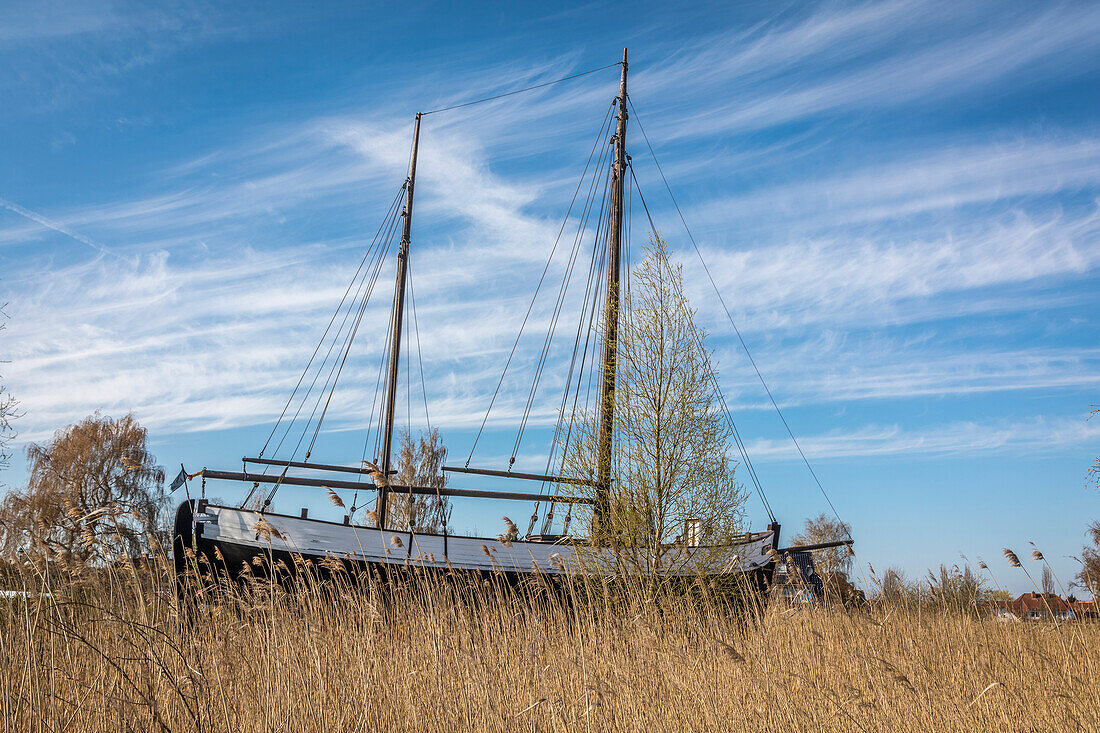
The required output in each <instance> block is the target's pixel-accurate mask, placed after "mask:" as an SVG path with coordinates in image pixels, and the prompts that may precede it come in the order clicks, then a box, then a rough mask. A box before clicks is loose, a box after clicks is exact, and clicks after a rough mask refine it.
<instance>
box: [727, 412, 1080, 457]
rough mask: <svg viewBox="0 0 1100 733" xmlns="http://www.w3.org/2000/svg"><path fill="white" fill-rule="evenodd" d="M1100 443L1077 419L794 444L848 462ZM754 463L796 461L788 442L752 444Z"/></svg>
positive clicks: (895, 431)
mask: <svg viewBox="0 0 1100 733" xmlns="http://www.w3.org/2000/svg"><path fill="white" fill-rule="evenodd" d="M1097 438H1100V426H1097V425H1093V424H1091V423H1088V422H1086V421H1085V420H1084V419H1083V418H1081V419H1076V420H1075V419H1072V418H1056V419H1050V418H1045V417H1031V418H1027V419H1022V420H1015V421H997V422H977V421H975V422H969V421H962V422H953V423H948V424H945V425H933V426H928V427H924V428H920V429H907V428H904V427H902V426H900V425H868V426H865V427H862V428H860V429H858V430H854V431H851V432H843V431H831V432H829V433H824V434H818V435H808V436H803V437H802V438H799V441H798V444H799V446H801V448H802V450H803V451H804V452H805V453H806V455H807V457H809V458H811V459H815V460H822V459H829V458H848V457H853V456H890V455H902V454H906V455H921V454H925V455H962V454H969V453H980V454H994V455H996V454H998V453H1004V452H1007V451H1014V450H1028V451H1030V452H1032V453H1035V452H1044V451H1050V450H1059V449H1065V448H1070V447H1074V446H1079V445H1084V444H1086V443H1090V442H1093V441H1095V440H1096V439H1097ZM746 447H747V449H748V453H749V455H750V456H752V457H754V458H757V457H759V458H766V459H770V460H789V461H799V460H801V456H799V454H798V452H797V450H796V449H795V447H794V445H793V444H792V443H791V441H790V440H789V439H787V440H782V439H776V440H756V441H750V442H749V443H748V444H747V446H746Z"/></svg>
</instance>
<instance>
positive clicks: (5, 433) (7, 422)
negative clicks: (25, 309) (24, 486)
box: [0, 303, 19, 486]
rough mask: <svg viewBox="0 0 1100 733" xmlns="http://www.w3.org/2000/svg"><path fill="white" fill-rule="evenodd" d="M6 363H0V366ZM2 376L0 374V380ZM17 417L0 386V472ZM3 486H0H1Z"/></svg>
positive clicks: (0, 319)
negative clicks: (13, 422) (13, 423)
mask: <svg viewBox="0 0 1100 733" xmlns="http://www.w3.org/2000/svg"><path fill="white" fill-rule="evenodd" d="M6 307H7V303H5V304H3V305H0V331H3V330H4V329H6V328H7V324H6V323H4V319H5V318H7V317H8V314H7V313H6V312H5V310H4V309H5V308H6ZM4 363H6V362H4V361H0V364H4ZM2 377H3V375H2V374H0V378H2ZM17 417H19V402H18V401H17V400H16V399H15V397H13V396H12V394H11V392H9V391H8V390H7V389H6V388H5V387H4V385H3V384H0V470H3V469H5V468H7V467H8V465H9V462H10V460H11V452H10V447H11V443H12V441H13V440H15V428H14V427H13V426H12V421H14V420H15V419H16V418H17ZM2 485H3V484H0V486H2Z"/></svg>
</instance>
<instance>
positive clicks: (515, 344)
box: [466, 103, 615, 468]
mask: <svg viewBox="0 0 1100 733" xmlns="http://www.w3.org/2000/svg"><path fill="white" fill-rule="evenodd" d="M614 107H615V105H614V103H612V104H610V105H608V108H607V112H606V113H605V114H604V120H603V123H602V124H601V125H600V130H599V132H598V133H597V135H596V141H595V142H594V143H592V150H591V151H589V153H588V160H587V162H585V165H584V170H583V171H582V172H581V178H580V180H579V181H577V188H576V190H575V191H574V192H573V198H572V200H570V202H569V208H568V209H566V215H565V218H564V219H563V220H562V223H561V228H560V229H559V230H558V235H557V237H556V238H555V239H554V246H553V247H552V248H551V250H550V256H549V257H548V258H547V260H546V265H545V266H544V267H543V268H542V274H541V275H540V276H539V281H538V284H537V285H535V293H534V295H532V296H531V303H530V304H529V305H528V306H527V313H526V314H525V315H524V316H523V322H522V323H520V327H519V333H517V334H516V340H515V341H514V342H513V343H512V350H511V351H510V352H509V353H508V359H507V360H506V361H505V362H504V370H503V371H502V372H501V374H500V379H499V380H497V386H496V389H495V390H493V396H492V398H491V399H490V400H489V407H488V408H487V409H486V410H485V417H484V418H482V420H481V427H480V428H478V431H477V435H476V436H474V442H473V445H471V446H470V454H469V455H468V456H467V457H466V468H469V467H470V461H471V460H473V457H474V450H475V449H476V448H477V444H478V441H479V440H481V434H482V432H484V430H485V424H486V423H487V422H488V420H489V413H490V412H492V409H493V405H494V403H496V399H497V396H498V395H499V394H500V387H501V385H502V384H503V383H504V377H505V375H506V374H507V373H508V367H509V366H510V365H511V363H512V358H513V357H514V356H515V355H516V348H517V347H518V346H519V340H520V338H521V337H522V336H523V329H524V328H525V327H526V325H527V320H528V319H529V318H530V317H531V311H532V310H534V307H535V301H536V299H537V298H538V294H539V290H540V289H541V288H542V283H543V281H544V280H545V279H546V273H547V272H548V271H549V269H550V263H551V262H552V261H553V259H554V254H555V253H556V252H557V249H558V244H559V243H560V242H561V235H562V233H563V232H564V231H565V225H566V224H568V223H569V214H570V212H572V210H573V205H574V204H575V203H576V201H577V195H578V194H579V193H580V191H581V186H582V185H584V179H585V177H586V175H587V173H588V167H589V166H590V165H591V164H592V156H593V155H595V154H596V148H597V146H599V144H600V140H601V139H603V134H604V128H605V127H606V126H607V120H608V119H609V118H610V117H611V110H612V109H614Z"/></svg>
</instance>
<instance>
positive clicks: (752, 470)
mask: <svg viewBox="0 0 1100 733" xmlns="http://www.w3.org/2000/svg"><path fill="white" fill-rule="evenodd" d="M630 175H631V177H632V178H634V184H635V187H636V188H637V189H638V198H639V199H640V200H641V202H642V208H643V209H644V210H645V215H646V218H647V219H649V228H650V230H651V231H652V232H653V235H654V236H657V226H656V225H655V224H654V223H653V216H652V215H651V214H650V213H649V206H647V205H646V202H645V196H644V195H643V194H642V188H641V186H640V185H638V180H637V178H636V177H635V176H634V170H633V168H631V171H630ZM691 334H692V336H693V337H694V338H695V343H696V345H697V346H698V347H699V351H700V353H702V355H703V359H704V360H705V361H706V365H707V376H708V377H709V378H710V381H711V384H712V385H713V386H714V392H715V394H716V395H718V401H719V403H720V404H721V405H722V411H723V412H722V414H723V415H725V418H726V422H727V423H728V424H729V426H730V430H731V432H732V433H733V441H734V444H735V445H736V446H737V451H738V452H739V453H740V454H741V458H742V459H743V460H744V462H745V468H746V469H747V470H748V472H749V478H750V479H751V480H752V483H753V486H754V487H755V488H756V493H757V495H758V496H759V497H760V501H761V503H762V504H763V505H764V510H765V511H767V513H768V517H769V518H770V519H771V521H773V522H774V521H775V514H774V513H773V512H772V507H771V503H770V502H769V501H768V495H767V494H766V493H765V492H764V486H763V485H762V484H761V482H760V478H759V477H758V476H757V473H756V467H755V466H753V464H752V459H751V458H750V457H749V452H748V449H747V448H746V447H745V443H744V441H742V440H741V431H739V430H738V429H737V423H736V422H735V421H734V419H733V412H732V411H731V410H730V408H729V405H728V404H727V403H726V395H725V394H724V393H723V392H722V386H721V385H720V384H719V383H718V378H717V374H716V372H717V369H715V367H714V366H713V365H712V364H711V360H710V354H708V353H707V350H706V347H705V345H704V344H703V338H702V336H701V335H700V334H699V330H698V328H697V327H696V326H695V323H694V322H692V324H691Z"/></svg>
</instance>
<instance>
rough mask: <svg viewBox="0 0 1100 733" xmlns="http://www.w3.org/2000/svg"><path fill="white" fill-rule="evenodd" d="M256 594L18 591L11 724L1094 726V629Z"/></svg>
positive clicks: (371, 589)
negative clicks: (196, 598) (197, 596)
mask: <svg viewBox="0 0 1100 733" xmlns="http://www.w3.org/2000/svg"><path fill="white" fill-rule="evenodd" d="M487 549H488V548H486V550H487ZM326 562H328V563H329V565H327V566H326V567H330V568H338V567H340V566H341V563H340V560H339V558H328V559H326ZM191 563H192V566H193V568H194V569H195V571H196V572H200V573H205V572H209V570H208V568H209V567H210V566H209V565H207V566H204V565H202V564H200V563H198V562H195V561H194V560H192V561H191ZM294 564H296V565H300V566H301V567H303V568H304V567H306V563H294ZM323 564H324V563H322V565H323ZM246 567H247V566H246ZM260 570H262V569H261V568H257V572H258V573H260ZM419 572H420V571H414V573H419ZM260 575H262V573H260ZM247 577H248V578H250V579H251V580H249V581H248V583H246V585H245V586H243V587H238V586H232V587H230V588H229V589H228V590H227V591H225V592H224V593H223V594H221V595H218V594H215V595H210V589H209V588H208V589H207V591H206V593H205V595H204V596H203V598H204V601H203V603H201V604H200V605H199V606H198V607H197V608H196V609H195V610H194V611H193V612H192V614H191V615H190V618H189V619H187V618H183V617H181V615H180V614H179V613H178V612H177V610H176V607H175V603H174V600H173V597H172V593H171V584H170V582H169V581H168V576H167V575H166V574H165V573H164V572H163V570H162V571H160V572H157V571H156V569H155V568H153V567H151V566H142V567H137V566H128V567H123V568H117V569H114V570H112V571H110V572H101V573H98V574H96V575H94V576H92V577H83V578H80V579H78V578H75V577H68V576H66V577H62V576H61V575H59V574H58V571H57V570H56V569H54V568H49V569H43V570H41V571H39V574H38V575H37V576H30V577H29V578H28V577H27V576H24V583H25V585H24V588H25V590H26V591H27V592H28V595H27V596H26V597H12V598H0V720H2V721H3V725H2V726H0V727H2V728H3V729H5V730H20V731H32V730H33V731H38V730H41V731H48V730H55V731H57V730H66V731H118V730H129V729H134V730H171V731H190V730H196V731H197V730H200V729H201V730H210V731H241V730H248V731H253V730H256V731H258V730H280V731H282V730H287V731H318V730H354V731H376V730H390V731H396V730H424V731H434V730H440V731H442V730H447V731H450V730H492V731H496V730H501V731H503V730H509V731H515V730H539V731H541V730H585V731H588V730H595V731H640V730H646V731H654V730H725V729H727V728H728V727H730V725H731V724H732V723H733V721H736V725H737V726H738V727H739V728H746V729H752V728H759V729H762V730H815V731H818V730H821V731H831V730H836V731H850V730H864V731H872V730H874V731H880V730H938V731H985V730H989V731H993V730H997V731H1000V730H1009V729H1019V728H1020V727H1021V726H1022V727H1023V728H1024V729H1038V728H1040V727H1041V728H1042V729H1044V730H1052V729H1053V730H1096V729H1098V728H1100V683H1098V681H1097V671H1098V670H1097V662H1098V661H1100V625H1096V624H1080V623H1077V624H1074V623H1065V624H1054V623H1036V624H1031V623H1015V624H1014V623H1001V622H996V621H992V620H984V619H981V618H980V617H978V616H977V615H976V614H968V613H959V612H947V611H942V610H936V609H931V608H929V607H928V606H927V605H920V604H904V603H902V604H896V605H893V606H891V607H885V606H882V607H880V606H871V607H870V608H869V609H863V610H858V611H854V610H845V609H842V608H827V607H825V608H822V607H816V608H800V609H796V608H788V607H785V606H775V605H772V606H770V607H768V608H766V609H762V608H760V607H759V606H757V605H752V604H750V605H748V606H733V605H731V604H729V603H727V602H725V601H722V600H720V599H716V598H712V597H707V595H706V592H705V589H703V591H702V592H700V593H697V594H695V595H694V596H692V597H688V596H680V597H671V596H670V597H664V598H661V599H659V600H657V601H655V602H648V603H646V602H643V601H641V600H639V599H638V598H636V597H631V596H629V595H626V596H624V595H622V594H621V593H619V592H618V591H616V590H614V589H612V588H609V587H595V588H594V589H593V588H591V587H589V588H587V592H585V593H584V594H582V593H581V591H582V590H585V589H582V588H580V587H578V586H575V585H573V584H572V583H566V584H565V585H563V586H561V587H559V588H557V589H556V590H553V591H551V590H549V588H550V587H551V586H550V585H549V584H548V583H546V582H543V581H537V582H533V583H531V584H530V585H527V586H524V587H521V588H519V589H515V590H512V589H506V588H505V587H503V586H502V585H501V584H499V583H496V582H494V581H493V580H492V579H489V580H485V581H463V580H454V581H452V582H438V581H428V580H424V581H421V582H399V583H396V584H388V585H381V584H378V583H377V582H376V581H375V580H373V579H367V578H360V579H351V578H349V577H348V576H346V575H343V574H341V573H337V574H336V576H335V579H330V580H327V581H325V582H321V581H319V580H318V579H317V578H316V577H315V576H313V575H308V574H306V575H300V576H299V579H298V580H297V581H295V583H294V584H292V585H291V586H290V587H289V588H284V587H282V586H278V585H273V584H271V583H269V582H268V581H265V580H263V579H262V578H257V577H255V576H253V575H252V574H251V572H249V573H248V575H247ZM78 580H79V582H77V581H78ZM585 599H587V600H585Z"/></svg>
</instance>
